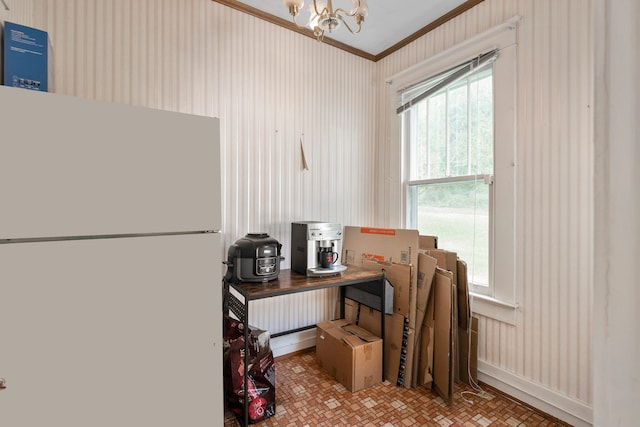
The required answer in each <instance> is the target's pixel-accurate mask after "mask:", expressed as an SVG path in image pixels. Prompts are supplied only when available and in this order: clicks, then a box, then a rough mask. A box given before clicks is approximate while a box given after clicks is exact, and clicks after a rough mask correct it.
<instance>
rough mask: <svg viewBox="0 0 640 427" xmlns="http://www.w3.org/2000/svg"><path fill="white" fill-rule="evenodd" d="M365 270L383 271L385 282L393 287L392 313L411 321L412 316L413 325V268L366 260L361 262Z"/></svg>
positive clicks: (405, 265)
mask: <svg viewBox="0 0 640 427" xmlns="http://www.w3.org/2000/svg"><path fill="white" fill-rule="evenodd" d="M362 268H363V269H365V270H374V271H380V270H384V272H385V275H386V278H387V281H389V283H391V285H392V286H393V312H394V313H397V314H401V315H403V316H405V317H407V318H409V320H410V321H411V317H412V315H413V319H414V323H415V302H416V301H415V300H416V299H415V297H414V298H412V294H413V293H414V292H413V291H412V288H411V274H412V271H413V268H412V266H411V265H407V264H395V263H388V262H379V261H375V260H370V259H366V260H363V261H362Z"/></svg>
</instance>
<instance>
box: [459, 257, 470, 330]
mask: <svg viewBox="0 0 640 427" xmlns="http://www.w3.org/2000/svg"><path fill="white" fill-rule="evenodd" d="M457 270H458V282H457V286H458V327H460V328H462V329H465V330H466V329H468V328H469V319H470V318H471V307H470V304H469V285H468V282H467V280H468V276H467V263H466V262H464V261H463V260H461V259H458V262H457Z"/></svg>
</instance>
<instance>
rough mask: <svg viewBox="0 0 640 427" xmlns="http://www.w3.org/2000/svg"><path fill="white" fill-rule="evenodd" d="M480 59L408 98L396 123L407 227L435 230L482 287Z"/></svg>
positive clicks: (485, 255)
mask: <svg viewBox="0 0 640 427" xmlns="http://www.w3.org/2000/svg"><path fill="white" fill-rule="evenodd" d="M481 66H483V67H485V68H486V69H483V70H477V69H474V70H473V71H472V72H471V75H469V76H463V77H461V78H458V79H456V80H455V81H453V82H450V83H447V84H444V85H442V88H440V89H438V90H434V91H431V94H430V95H429V96H426V97H424V99H422V100H420V101H418V102H416V103H414V104H413V106H412V107H411V108H410V109H409V110H407V111H406V112H405V113H404V115H403V118H402V120H403V121H404V126H402V128H403V129H405V132H404V139H405V141H404V144H405V146H406V147H407V150H408V152H409V153H410V154H409V156H408V159H409V162H408V174H409V180H408V181H407V201H408V205H407V214H408V218H407V226H408V227H409V228H415V229H418V230H419V231H420V233H421V234H427V235H434V236H438V239H439V241H440V246H441V247H443V248H446V249H449V250H452V251H454V252H457V253H458V256H459V257H460V258H461V259H463V260H465V262H466V263H467V267H468V272H469V281H470V283H471V284H472V286H473V288H474V290H476V291H479V292H481V293H487V292H488V287H489V272H490V271H489V267H490V265H489V245H490V240H489V236H490V221H489V218H490V209H491V208H492V205H491V203H490V200H491V197H490V190H491V182H492V177H493V72H492V71H493V70H492V67H491V64H489V65H481ZM433 80H440V76H438V77H436V78H435V79H429V80H427V81H426V82H424V83H422V84H421V85H419V86H423V87H424V86H432V82H433ZM426 91H428V89H427V90H426ZM408 92H409V93H410V95H412V94H413V93H415V90H411V91H408ZM406 93H407V92H405V94H406ZM421 93H424V92H421ZM404 98H405V97H403V100H404ZM407 101H408V100H407Z"/></svg>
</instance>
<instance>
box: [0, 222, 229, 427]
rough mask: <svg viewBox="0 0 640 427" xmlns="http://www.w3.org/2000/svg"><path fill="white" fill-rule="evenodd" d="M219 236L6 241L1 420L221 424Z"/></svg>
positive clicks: (0, 279) (23, 425) (0, 317)
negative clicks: (3, 384) (30, 241)
mask: <svg viewBox="0 0 640 427" xmlns="http://www.w3.org/2000/svg"><path fill="white" fill-rule="evenodd" d="M219 248H220V236H219V234H218V233H208V234H195V235H180V236H151V237H137V238H114V239H95V240H80V241H56V242H34V243H18V244H3V245H0V378H4V379H5V385H6V389H4V390H0V425H2V426H6V427H33V426H67V427H86V426H92V427H99V426H105V427H107V426H108V427H114V426H153V427H175V426H190V427H197V426H207V427H211V426H218V425H223V417H224V414H223V412H224V410H223V395H222V331H221V330H222V328H221V322H220V319H221V317H222V309H221V304H222V303H221V287H220V280H221V272H220V259H221V258H220V255H219V251H220V249H219Z"/></svg>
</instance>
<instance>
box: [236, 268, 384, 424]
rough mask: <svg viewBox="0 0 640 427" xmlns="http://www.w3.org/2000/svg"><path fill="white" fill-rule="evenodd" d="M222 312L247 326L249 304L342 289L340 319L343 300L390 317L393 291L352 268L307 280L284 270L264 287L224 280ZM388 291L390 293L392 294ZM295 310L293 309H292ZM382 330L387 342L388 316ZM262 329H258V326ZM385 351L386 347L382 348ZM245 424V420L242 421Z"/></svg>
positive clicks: (374, 274) (379, 274) (378, 275)
mask: <svg viewBox="0 0 640 427" xmlns="http://www.w3.org/2000/svg"><path fill="white" fill-rule="evenodd" d="M223 285H224V286H223V288H224V289H223V312H224V313H226V314H231V313H233V314H234V315H235V316H236V317H237V318H238V320H240V321H241V322H242V323H243V324H244V325H245V326H246V325H248V321H249V302H250V301H254V300H258V299H264V298H272V297H277V296H282V295H289V294H294V293H298V292H307V291H315V290H318V289H326V288H335V287H339V288H340V317H342V318H344V300H345V298H351V299H353V300H355V301H357V302H360V303H362V304H364V305H366V306H368V307H371V308H373V309H375V310H378V311H381V312H386V313H390V312H392V309H391V307H392V306H393V289H392V288H390V286H389V285H387V281H386V280H385V274H384V272H383V271H372V270H362V269H361V268H359V267H355V266H349V267H348V268H347V270H346V271H344V272H342V273H339V274H337V275H334V276H324V277H307V276H305V275H303V274H298V273H295V272H293V271H291V270H281V271H280V273H279V275H278V278H277V279H276V280H272V281H270V282H261V283H249V282H241V283H231V282H226V281H224V280H223ZM389 289H391V291H390V292H389ZM232 290H235V291H236V292H237V293H238V294H240V296H241V297H242V299H243V300H241V299H240V298H238V297H236V295H235V294H234V293H232V292H231V291H232ZM292 309H293V307H292ZM380 317H381V319H380V328H381V329H380V330H381V333H382V337H383V339H384V331H385V316H380ZM256 327H259V325H256ZM314 327H315V324H313V325H307V326H304V327H302V328H298V329H294V330H290V331H284V332H279V333H277V334H273V335H272V337H276V336H281V335H285V334H289V333H293V332H299V331H301V330H306V329H311V328H314ZM248 335H249V328H247V327H245V328H244V344H245V349H244V354H245V358H246V357H248V356H249V349H248V345H249V336H248ZM383 348H384V346H383ZM384 363H385V354H384V350H383V352H382V379H383V380H384V379H385V376H384ZM244 367H245V372H244V389H245V390H247V386H248V384H247V374H248V363H247V361H246V359H245V364H244ZM244 404H245V408H244V409H245V410H244V425H245V426H247V425H248V424H249V414H248V405H249V401H248V399H245V402H244ZM239 421H240V422H241V424H242V420H239Z"/></svg>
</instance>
